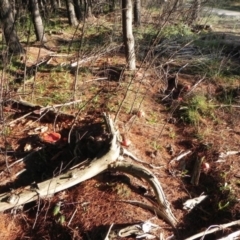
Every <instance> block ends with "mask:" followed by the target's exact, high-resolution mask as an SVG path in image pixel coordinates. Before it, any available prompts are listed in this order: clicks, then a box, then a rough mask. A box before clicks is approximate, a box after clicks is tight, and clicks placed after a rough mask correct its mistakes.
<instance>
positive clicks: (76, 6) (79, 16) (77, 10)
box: [73, 0, 82, 21]
mask: <svg viewBox="0 0 240 240" xmlns="http://www.w3.org/2000/svg"><path fill="white" fill-rule="evenodd" d="M73 3H74V10H75V13H76V17H77V19H78V20H79V21H80V20H81V19H82V12H81V7H80V4H79V1H78V0H73Z"/></svg>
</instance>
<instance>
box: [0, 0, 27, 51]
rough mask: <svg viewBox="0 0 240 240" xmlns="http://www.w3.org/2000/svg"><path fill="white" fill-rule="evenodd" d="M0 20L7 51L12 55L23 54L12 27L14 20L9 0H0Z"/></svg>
mask: <svg viewBox="0 0 240 240" xmlns="http://www.w3.org/2000/svg"><path fill="white" fill-rule="evenodd" d="M0 20H1V22H2V28H3V33H4V37H5V40H6V43H7V46H8V51H9V52H10V53H13V54H21V53H23V52H24V49H23V47H22V46H21V44H20V42H19V39H18V36H17V32H16V30H15V27H14V18H13V13H12V8H11V5H10V2H9V0H0Z"/></svg>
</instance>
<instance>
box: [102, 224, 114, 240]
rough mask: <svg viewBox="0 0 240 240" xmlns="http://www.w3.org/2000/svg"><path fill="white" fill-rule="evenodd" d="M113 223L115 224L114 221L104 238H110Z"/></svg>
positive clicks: (105, 239)
mask: <svg viewBox="0 0 240 240" xmlns="http://www.w3.org/2000/svg"><path fill="white" fill-rule="evenodd" d="M113 225H114V223H112V224H111V226H110V227H109V229H108V232H107V234H106V237H105V238H104V240H109V237H108V236H109V234H110V232H111V230H112V227H113Z"/></svg>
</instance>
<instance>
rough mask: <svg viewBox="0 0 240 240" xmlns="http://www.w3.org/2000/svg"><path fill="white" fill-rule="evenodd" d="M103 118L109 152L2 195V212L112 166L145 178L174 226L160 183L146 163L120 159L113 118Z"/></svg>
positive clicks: (62, 188)
mask: <svg viewBox="0 0 240 240" xmlns="http://www.w3.org/2000/svg"><path fill="white" fill-rule="evenodd" d="M104 120H105V123H106V125H107V128H108V130H109V132H110V136H111V141H110V148H109V150H108V152H107V153H106V154H104V155H103V156H101V157H98V158H95V159H93V160H92V161H87V163H86V164H85V165H84V168H83V166H81V167H76V168H74V169H71V170H68V171H67V172H66V173H63V174H61V175H59V176H57V177H54V178H52V179H49V180H46V181H44V182H41V183H38V184H37V186H36V187H35V188H33V187H32V186H27V187H25V188H21V189H17V190H15V191H11V192H7V193H3V194H0V211H5V210H7V209H11V208H13V207H17V206H19V205H23V204H26V203H28V202H32V201H34V200H37V199H38V198H44V197H48V196H52V195H53V194H55V193H57V192H60V191H62V190H65V189H68V188H70V187H72V186H74V185H77V184H79V183H81V182H83V181H85V180H88V179H90V178H92V177H94V176H96V175H98V174H99V173H102V172H104V171H106V170H109V169H110V170H114V171H122V172H125V173H128V174H131V175H132V176H135V177H141V178H143V179H145V180H146V181H147V182H148V183H149V184H150V186H151V187H152V188H153V190H154V192H155V194H156V199H157V204H158V209H159V212H160V214H158V215H160V216H161V217H162V218H163V219H164V220H165V221H167V222H168V223H169V224H171V226H173V227H174V228H175V227H176V224H177V220H176V219H175V217H174V215H173V213H172V211H171V209H170V204H169V203H168V201H167V200H166V197H165V194H164V192H163V189H162V187H161V184H160V182H159V181H158V179H157V178H156V176H155V175H154V174H153V173H152V172H151V171H150V170H148V169H147V168H145V167H143V166H140V165H139V166H138V165H133V164H130V163H127V162H121V161H117V160H118V158H119V156H120V153H121V147H120V145H119V142H118V137H119V135H118V131H117V130H116V129H115V127H114V124H113V121H112V119H111V118H110V117H109V116H108V115H106V114H104Z"/></svg>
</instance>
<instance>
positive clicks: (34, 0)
mask: <svg viewBox="0 0 240 240" xmlns="http://www.w3.org/2000/svg"><path fill="white" fill-rule="evenodd" d="M30 4H31V14H32V19H33V25H34V29H35V34H36V38H37V41H40V42H46V41H47V38H46V36H45V33H44V26H43V22H42V17H41V15H40V11H39V6H38V0H30Z"/></svg>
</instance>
